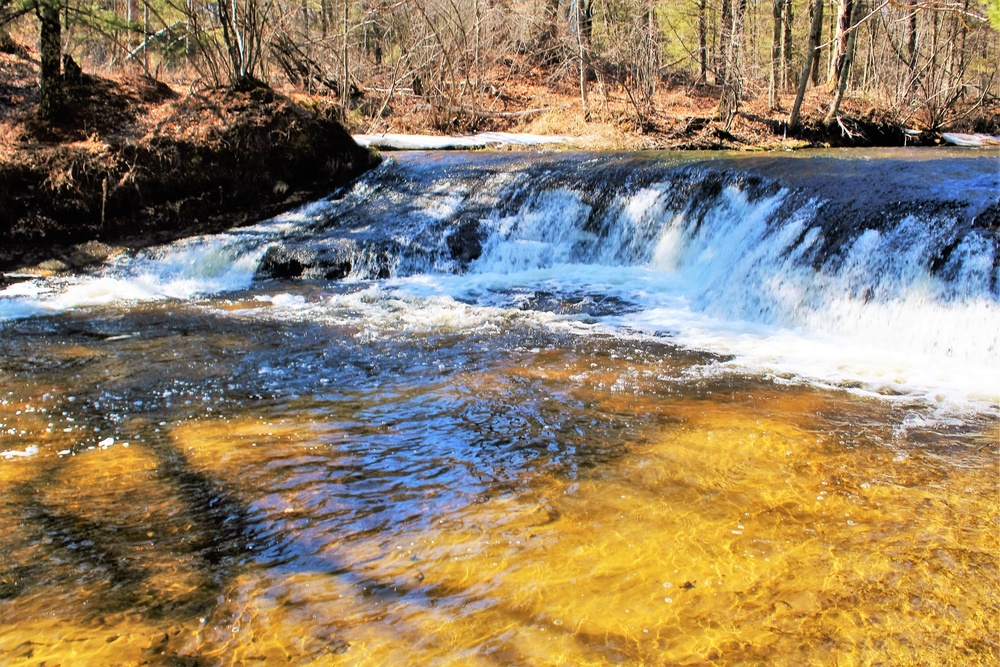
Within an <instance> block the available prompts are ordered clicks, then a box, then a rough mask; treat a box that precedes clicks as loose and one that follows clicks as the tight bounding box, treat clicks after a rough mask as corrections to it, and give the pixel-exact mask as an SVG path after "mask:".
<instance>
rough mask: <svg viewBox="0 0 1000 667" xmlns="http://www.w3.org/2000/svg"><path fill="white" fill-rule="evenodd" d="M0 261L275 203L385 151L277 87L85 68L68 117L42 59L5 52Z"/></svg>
mask: <svg viewBox="0 0 1000 667" xmlns="http://www.w3.org/2000/svg"><path fill="white" fill-rule="evenodd" d="M0 74H2V76H0V235H2V237H3V238H4V244H3V247H2V248H0V269H3V270H10V269H14V268H18V267H23V266H28V265H37V264H38V263H40V262H42V263H43V264H42V269H41V270H42V271H46V270H48V271H58V270H60V269H65V268H77V267H79V266H80V265H82V264H86V263H89V262H92V261H100V260H103V259H104V258H105V257H106V256H107V254H108V253H109V252H111V246H127V247H143V246H147V245H151V244H155V243H162V242H166V241H169V240H173V239H176V238H180V237H183V236H186V235H190V234H196V233H204V232H212V231H218V230H222V229H226V228H229V227H232V226H235V225H240V224H246V223H250V222H254V221H257V220H260V219H262V218H265V217H268V216H271V215H274V214H276V213H278V212H280V211H282V210H286V209H288V208H291V207H292V206H295V205H296V204H298V203H300V202H302V201H305V200H307V199H308V198H310V197H312V196H314V195H322V194H326V193H328V192H329V191H330V190H332V189H334V188H336V187H337V186H338V185H342V184H345V183H347V182H349V181H350V180H351V179H353V178H354V177H356V176H357V175H358V174H360V173H362V172H363V171H365V170H366V169H368V168H370V167H371V166H373V165H374V164H376V163H377V161H378V159H377V157H375V155H374V154H373V153H371V152H369V151H368V150H366V149H364V148H361V147H359V146H358V145H357V144H356V143H355V142H354V141H353V139H351V137H350V135H349V134H348V133H347V131H346V130H345V129H344V128H343V127H342V126H341V125H340V124H339V123H337V122H336V121H334V120H333V119H332V118H330V117H329V115H325V114H323V113H322V112H321V111H319V110H316V109H310V108H308V107H306V106H304V105H302V104H298V103H296V102H295V101H293V100H292V99H291V98H289V97H287V96H284V95H281V94H279V93H277V92H275V91H273V90H270V89H266V88H259V89H256V90H251V91H247V92H236V91H232V90H212V91H203V92H199V93H197V94H180V93H178V92H177V91H176V90H175V89H173V88H171V87H169V86H167V85H166V84H164V83H162V82H158V81H155V80H152V79H149V78H146V77H135V76H132V77H121V78H116V79H114V80H112V79H107V78H101V77H94V76H86V75H85V76H84V78H83V79H82V80H81V81H79V82H77V83H75V84H74V85H70V86H68V89H67V97H68V109H67V114H66V117H65V120H64V121H63V122H60V123H58V124H46V123H41V122H39V121H38V120H37V119H36V118H35V116H34V114H33V111H34V107H35V104H36V101H35V98H36V97H37V88H36V85H35V80H36V79H35V64H34V63H33V62H32V61H31V60H29V59H27V58H24V57H21V56H18V55H10V54H0Z"/></svg>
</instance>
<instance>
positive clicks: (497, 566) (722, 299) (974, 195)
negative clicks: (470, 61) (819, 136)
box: [0, 151, 1000, 666]
mask: <svg viewBox="0 0 1000 667" xmlns="http://www.w3.org/2000/svg"><path fill="white" fill-rule="evenodd" d="M998 193H1000V156H998V155H997V154H995V153H940V152H933V151H899V152H889V153H884V154H877V155H876V154H868V155H858V154H856V153H829V154H824V155H819V156H815V157H808V158H806V157H791V156H789V157H782V156H774V157H767V158H755V157H737V156H705V155H683V154H681V155H670V156H665V155H659V154H646V155H634V154H622V155H619V154H615V155H603V154H555V155H528V154H476V153H473V154H463V153H457V154H444V155H440V154H401V155H399V156H396V157H393V158H391V159H389V160H387V161H386V162H385V163H384V164H383V165H382V166H381V167H380V168H378V169H377V170H375V171H374V172H372V173H370V174H368V175H367V176H366V177H364V178H363V179H362V180H360V181H359V182H358V183H356V184H354V185H353V186H352V187H351V188H350V189H348V190H346V191H343V192H338V193H334V194H332V195H331V196H330V197H329V198H327V199H324V200H322V201H319V202H313V203H311V204H309V205H307V206H304V207H303V208H302V209H300V210H298V211H294V212H292V213H289V214H287V215H285V216H282V217H280V218H277V219H275V220H271V221H267V222H265V223H262V224H261V225H258V226H255V227H250V228H245V229H240V230H234V231H232V232H230V233H228V234H222V235H218V236H211V237H202V238H196V239H188V240H186V241H182V242H179V243H177V244H174V245H171V246H167V247H163V248H155V249H151V250H147V251H144V252H141V253H130V254H119V255H116V256H115V257H113V258H112V259H111V260H110V261H109V262H108V263H107V265H105V266H102V267H100V268H98V269H95V270H93V271H91V272H88V273H86V274H81V275H74V276H58V277H50V278H31V279H28V278H27V277H26V276H20V277H16V280H14V281H13V282H12V283H11V284H10V285H8V286H7V287H6V288H5V289H3V290H2V291H0V350H2V355H0V492H2V496H0V663H2V664H5V665H7V664H9V665H25V666H26V665H40V664H45V665H55V664H62V665H245V664H278V665H280V664H289V665H456V666H458V665H463V666H464V665H605V664H624V665H701V664H720V665H759V664H769V665H770V664H774V665H782V664H785V665H830V664H838V665H852V664H857V665H871V664H886V665H946V664H954V665H993V664H996V662H997V661H998V660H1000V592H998V591H1000V570H998V559H1000V490H998V486H997V484H998V479H1000V459H998V456H1000V407H998V405H1000V268H998V267H1000V247H998V241H997V234H998V219H1000V213H998V212H1000V194H998Z"/></svg>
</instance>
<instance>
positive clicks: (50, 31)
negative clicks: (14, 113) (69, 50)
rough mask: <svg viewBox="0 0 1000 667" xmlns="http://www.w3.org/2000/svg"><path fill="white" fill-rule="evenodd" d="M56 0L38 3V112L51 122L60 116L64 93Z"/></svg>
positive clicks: (59, 25) (44, 0)
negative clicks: (39, 62) (39, 64)
mask: <svg viewBox="0 0 1000 667" xmlns="http://www.w3.org/2000/svg"><path fill="white" fill-rule="evenodd" d="M61 9H62V7H61V5H60V3H59V1H58V0H42V2H40V3H39V7H38V12H39V16H38V18H39V25H40V28H39V39H38V51H39V60H40V61H41V67H40V69H39V75H38V87H39V96H38V115H39V117H40V118H42V119H43V120H47V121H54V120H58V119H59V117H60V116H62V113H63V110H64V108H65V105H66V93H65V90H64V89H63V80H62V69H61V68H62V24H61V23H60V22H59V12H60V10H61Z"/></svg>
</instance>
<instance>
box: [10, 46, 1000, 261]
mask: <svg viewBox="0 0 1000 667" xmlns="http://www.w3.org/2000/svg"><path fill="white" fill-rule="evenodd" d="M67 92H68V100H69V109H68V112H67V115H66V119H65V121H64V122H62V123H59V124H56V125H52V124H44V123H40V122H39V121H38V120H37V119H36V118H35V115H34V109H35V107H36V105H37V61H36V60H35V59H34V57H33V55H32V53H31V52H30V51H29V50H23V51H22V52H19V53H15V54H7V53H0V234H3V238H4V239H5V243H4V244H3V247H2V248H0V270H3V271H9V270H11V269H18V268H20V267H25V266H33V267H36V269H37V270H39V271H41V272H56V271H59V270H64V269H74V268H79V267H81V266H83V265H86V264H88V263H91V262H96V261H101V260H103V259H105V258H106V257H107V255H108V253H110V252H112V251H113V250H112V247H113V246H126V247H142V246H147V245H151V244H155V243H162V242H166V241H170V240H173V239H176V238H180V237H183V236H187V235H191V234H197V233H206V232H213V231H219V230H222V229H226V228H229V227H233V226H238V225H242V224H248V223H252V222H255V221H257V220H260V219H263V218H266V217H269V216H272V215H274V214H276V213H278V212H280V211H282V210H285V209H288V208H291V207H293V206H295V205H296V204H298V203H300V202H302V201H306V200H307V199H309V198H310V197H314V196H321V195H323V194H326V193H328V192H329V191H331V190H332V189H334V188H336V187H337V186H338V185H340V184H344V183H346V182H348V181H349V180H351V179H352V178H354V177H355V176H356V175H358V174H359V173H361V172H363V171H364V170H365V169H367V168H369V167H370V166H371V165H372V164H374V163H375V162H376V161H377V158H374V157H373V154H372V153H370V152H369V151H367V150H365V149H364V148H362V147H359V146H358V145H357V143H356V142H355V141H354V140H353V139H352V138H351V136H350V135H349V134H348V133H347V131H345V129H344V128H343V127H342V126H341V125H340V124H339V123H338V122H336V121H334V120H333V117H334V116H335V115H336V113H337V106H336V104H335V102H336V100H331V99H330V98H326V97H322V96H306V95H299V94H295V93H288V94H283V93H281V92H277V91H275V90H271V89H267V88H259V89H256V90H252V91H246V92H236V91H232V90H200V91H193V90H192V87H191V85H190V84H185V85H180V84H179V83H177V82H174V83H173V84H172V85H168V84H167V83H164V82H161V81H156V80H153V79H150V78H148V77H141V76H134V75H133V76H120V77H115V78H104V77H97V76H90V75H86V74H85V75H83V77H82V78H81V79H80V80H78V81H76V82H75V83H73V84H72V85H70V86H68V91H67ZM366 95H367V96H363V99H361V100H360V101H359V103H358V106H356V107H355V108H354V109H353V110H352V111H351V112H350V113H349V114H348V117H347V119H346V121H345V122H346V123H347V125H348V127H349V128H350V130H351V131H353V132H356V133H365V132H367V133H370V135H369V136H378V137H383V138H384V134H385V133H400V134H406V135H413V134H421V135H426V134H428V133H434V134H435V135H439V138H441V139H444V138H445V136H446V135H455V134H466V133H468V132H472V131H478V132H492V133H503V132H506V133H521V134H520V135H519V136H547V137H556V138H558V139H559V142H558V144H552V145H557V146H558V147H559V148H561V149H576V150H645V149H677V150H739V151H763V150H799V149H803V148H809V147H829V146H869V147H870V146H902V145H934V144H936V143H940V141H941V137H940V135H938V134H935V133H926V132H925V133H920V132H913V131H910V132H907V131H906V130H907V129H908V128H906V127H905V126H904V125H903V124H901V123H900V122H899V119H896V118H894V117H893V116H892V115H891V114H890V113H888V112H887V111H886V110H879V109H877V108H875V107H871V108H869V107H865V106H864V105H863V104H861V103H858V102H854V101H851V100H847V101H845V103H844V106H843V114H842V117H841V118H840V120H839V121H838V123H837V124H836V125H834V126H832V127H827V126H825V125H823V124H822V122H821V121H820V118H821V115H822V110H823V107H824V105H825V104H826V100H825V98H824V95H828V93H826V92H824V91H823V90H822V89H815V90H812V91H810V92H809V94H808V95H807V97H806V103H805V105H804V107H803V109H804V114H803V124H802V127H801V128H800V130H799V131H798V132H797V133H795V134H794V135H790V134H789V133H788V132H787V131H785V130H783V125H782V124H783V114H784V112H783V111H782V110H781V108H785V107H787V106H788V104H789V103H790V100H782V103H783V104H784V107H781V108H779V109H777V110H769V109H765V108H764V105H762V103H761V101H760V100H750V101H748V102H747V104H746V106H745V107H744V109H743V111H742V112H741V113H739V114H738V115H737V116H736V118H735V120H734V123H733V125H732V127H730V128H729V130H728V131H726V130H723V129H722V126H721V123H720V122H719V121H717V120H715V118H714V109H715V105H716V104H717V99H716V97H715V96H713V90H712V88H711V87H710V86H706V85H700V86H699V85H677V86H674V87H673V88H670V89H668V88H664V89H663V90H661V92H660V93H659V98H658V99H657V105H656V108H657V110H658V111H657V113H656V115H655V117H653V118H651V119H650V122H649V123H647V124H646V125H645V126H644V127H642V128H638V127H636V125H635V123H634V122H633V120H631V119H630V116H629V112H628V103H627V101H626V100H624V99H621V95H620V94H618V93H616V92H615V91H614V90H613V89H610V88H601V89H600V94H599V95H595V96H594V97H593V98H592V99H591V102H592V107H591V114H590V118H589V119H588V120H587V121H584V119H583V115H582V114H581V112H580V108H579V106H578V100H577V99H576V98H575V97H574V94H573V91H572V90H568V89H567V90H560V89H558V88H553V87H552V86H551V85H548V84H546V82H545V81H544V77H540V76H539V77H535V79H532V77H530V76H524V77H522V78H521V79H519V80H518V81H516V82H511V84H510V86H509V87H508V88H507V89H506V90H505V91H504V92H503V93H502V94H501V95H500V97H498V99H499V100H501V102H502V103H501V104H500V106H499V107H497V106H496V105H494V107H496V108H491V109H481V110H479V111H477V112H476V113H475V115H474V117H471V118H470V117H469V116H468V114H465V115H464V116H462V117H458V116H456V118H455V122H456V123H457V124H455V125H454V127H451V128H449V129H448V131H447V132H446V131H445V130H443V129H441V128H440V127H437V128H435V127H434V123H433V115H434V114H433V110H432V109H430V108H429V106H428V104H427V103H426V100H424V99H423V98H422V97H420V96H419V95H415V94H413V93H412V92H409V93H408V92H406V91H400V92H398V93H396V94H395V96H394V97H392V99H391V101H392V104H388V103H384V104H383V103H379V104H377V105H376V106H379V107H380V108H381V110H382V112H380V113H379V114H374V116H366V115H365V113H366V112H365V109H368V108H369V107H371V106H372V105H373V103H375V102H377V101H378V100H376V99H375V96H374V94H373V93H371V92H369V93H367V94H366ZM386 102H388V100H387V101H386ZM970 122H971V121H970ZM957 129H961V130H967V131H976V130H979V129H982V128H979V127H978V126H976V125H975V123H972V124H969V125H968V126H967V127H965V126H963V127H961V128H957ZM991 129H993V130H996V128H985V130H986V131H990V130H991ZM374 145H376V146H377V145H378V143H377V142H374ZM505 148H511V146H505ZM39 266H40V268H38V267H39Z"/></svg>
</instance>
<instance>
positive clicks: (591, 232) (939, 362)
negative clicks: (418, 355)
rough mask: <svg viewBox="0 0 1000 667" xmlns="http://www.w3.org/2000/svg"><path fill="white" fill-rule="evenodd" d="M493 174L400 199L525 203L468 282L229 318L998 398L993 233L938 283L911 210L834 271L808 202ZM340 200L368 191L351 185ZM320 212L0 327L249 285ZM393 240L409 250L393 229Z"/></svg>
mask: <svg viewBox="0 0 1000 667" xmlns="http://www.w3.org/2000/svg"><path fill="white" fill-rule="evenodd" d="M491 178H493V179H495V180H496V181H497V183H496V187H490V188H488V190H489V194H488V195H487V194H483V193H481V192H479V191H477V190H476V189H475V188H474V187H473V186H472V184H470V183H469V182H465V181H462V180H461V179H458V178H444V179H440V180H438V181H433V182H430V183H428V186H427V189H426V190H425V193H426V194H425V195H424V197H423V198H422V199H420V198H418V200H417V201H416V209H418V210H419V211H420V212H421V215H422V216H424V217H425V218H426V219H427V220H429V221H435V220H437V221H445V222H447V221H448V220H450V219H452V218H453V217H455V216H459V217H460V216H461V215H462V211H463V210H464V209H463V207H465V206H466V205H467V202H469V201H471V200H476V202H477V203H478V204H479V205H482V204H483V203H484V202H485V201H486V199H484V198H488V197H489V196H493V197H497V198H498V199H501V200H502V199H503V198H504V196H508V197H509V193H510V191H508V195H504V194H503V193H502V192H500V193H498V189H500V188H502V187H503V186H504V184H507V185H508V186H509V187H510V188H519V189H520V190H519V192H528V193H529V194H528V196H527V197H525V198H523V200H521V201H522V203H521V204H518V205H517V206H513V207H510V206H508V207H503V206H499V205H498V206H495V207H493V206H492V205H490V206H487V207H486V209H485V210H488V211H491V212H487V213H486V217H485V218H483V219H481V221H480V222H481V223H482V224H483V225H484V227H485V228H486V229H487V230H488V231H489V233H490V236H489V239H488V240H487V242H486V243H485V245H484V251H483V254H482V256H481V257H480V258H479V259H478V260H476V261H474V262H472V263H471V265H470V266H469V272H468V273H465V274H463V275H452V274H444V273H432V272H430V273H423V274H421V275H414V276H395V277H393V278H390V279H386V280H379V281H372V282H370V283H366V282H364V279H365V276H363V275H360V274H359V273H357V272H356V273H355V274H353V275H352V277H351V278H350V279H349V282H350V281H354V283H355V284H356V286H357V289H347V290H342V291H336V293H329V292H327V293H325V294H322V293H321V294H320V295H318V296H317V295H315V294H310V295H309V297H308V298H307V297H304V296H303V295H302V294H291V293H287V292H283V291H279V292H277V293H275V294H270V295H265V296H261V297H260V298H261V299H263V300H264V301H265V302H266V303H267V304H268V307H267V308H265V309H260V310H258V309H249V310H248V311H247V312H245V313H243V315H248V316H255V315H254V313H256V315H259V316H265V317H278V318H286V319H294V320H315V321H322V322H326V323H330V324H335V325H346V326H355V327H357V328H358V330H359V335H364V336H370V337H372V338H373V339H374V338H377V337H378V336H386V335H396V334H399V333H404V334H412V335H424V334H427V333H433V332H434V331H436V330H447V331H455V332H461V331H472V330H482V329H483V328H484V327H486V328H491V327H492V328H497V329H501V328H502V327H504V326H511V325H512V324H513V323H527V324H528V325H529V326H541V327H547V328H552V329H558V330H560V331H576V332H580V333H588V332H594V331H596V330H600V331H605V332H609V333H614V334H616V335H619V336H657V337H661V336H665V337H668V338H669V339H671V340H672V341H674V342H676V343H677V344H679V345H682V346H685V347H689V348H693V349H698V350H704V351H708V352H713V353H717V354H720V355H727V356H728V357H730V358H729V359H728V360H727V361H725V362H720V364H719V367H720V368H724V369H728V370H730V371H734V372H739V373H755V374H764V375H769V376H773V377H775V378H778V379H780V380H782V381H803V382H811V383H817V384H820V385H827V386H839V387H848V388H850V389H851V390H852V391H863V392H867V393H870V394H872V395H880V396H885V395H890V396H891V395H901V396H902V397H903V400H914V399H920V400H925V401H927V402H928V403H929V404H930V405H932V406H937V407H939V408H941V409H942V410H945V411H947V410H959V411H961V410H963V409H969V408H971V409H974V410H981V409H984V407H985V409H988V410H994V411H995V410H996V406H997V405H1000V303H998V301H997V298H996V296H995V294H991V293H990V292H989V287H988V286H989V285H990V284H991V283H992V284H996V283H998V282H1000V273H998V269H997V268H996V265H997V262H996V258H995V257H994V252H995V244H992V245H991V243H992V240H991V239H989V238H986V237H980V236H976V235H975V234H972V235H968V236H966V237H964V240H962V242H961V243H960V244H959V245H958V246H957V247H955V248H954V249H953V251H952V252H951V254H950V258H949V259H948V260H947V262H945V263H944V266H942V267H937V271H936V272H934V271H931V270H930V268H929V261H928V257H931V256H933V253H934V252H935V251H936V250H937V249H939V248H940V247H942V246H943V245H945V242H944V236H942V235H943V234H944V232H943V231H941V230H942V229H944V228H945V227H946V226H938V225H937V223H936V222H935V221H934V220H927V219H922V218H918V217H915V216H911V217H908V218H905V219H903V220H902V221H900V222H898V223H894V224H892V225H888V226H886V228H885V229H882V230H874V229H870V230H867V231H864V232H862V233H860V234H858V235H857V236H855V237H854V238H853V240H851V241H850V242H849V243H846V245H844V247H843V248H841V249H840V254H839V256H838V258H837V261H836V262H833V263H831V262H827V261H826V260H825V259H824V261H819V255H820V250H821V248H822V247H823V243H824V240H825V239H824V231H823V229H822V226H821V225H820V224H818V223H817V220H816V215H817V210H818V206H817V205H816V204H815V203H812V204H807V205H804V206H801V207H800V208H799V210H797V211H794V212H793V213H792V214H791V215H788V212H787V211H785V212H783V213H781V214H780V215H779V211H780V210H781V209H782V206H783V205H784V204H785V203H786V199H787V193H785V192H777V193H772V194H769V195H765V196H759V195H758V196H756V197H751V196H750V195H748V194H747V192H745V191H744V190H743V189H742V188H741V187H740V186H738V185H729V186H727V187H724V188H722V190H721V192H720V193H719V194H718V195H717V196H714V199H712V200H711V201H710V202H709V203H708V205H706V206H702V207H701V208H700V209H698V210H697V211H695V210H694V208H692V207H691V205H689V206H688V208H684V207H683V206H681V207H680V208H678V205H677V202H674V201H672V200H671V194H672V190H671V188H672V184H671V182H663V183H653V184H647V185H643V186H641V187H636V188H635V189H633V190H631V191H629V190H628V189H625V190H624V191H622V192H620V193H618V194H617V195H616V196H615V198H614V200H613V202H612V203H611V204H610V205H608V206H607V207H606V210H605V211H604V212H603V213H601V215H603V216H605V217H604V219H602V220H598V221H597V224H594V216H595V208H594V205H593V202H592V200H591V199H588V197H587V193H585V192H581V191H577V190H576V189H574V186H572V185H566V184H565V182H563V183H562V184H560V185H552V186H545V185H544V184H540V183H525V180H524V178H522V177H521V176H519V175H518V172H509V173H501V174H498V175H494V176H492V177H491ZM355 193H356V195H357V196H358V197H360V198H361V199H364V197H366V196H373V197H374V196H379V195H378V193H377V189H376V188H373V187H372V186H371V184H367V183H365V182H364V181H362V182H361V183H360V184H359V185H357V186H356V187H355ZM477 198H479V199H478V200H477ZM700 204H705V202H700ZM329 208H330V204H329V202H318V203H316V204H313V205H311V206H310V207H306V208H304V209H301V210H299V211H297V212H294V213H292V214H289V215H287V216H284V217H282V218H279V219H277V220H276V221H273V222H270V223H267V224H265V225H258V226H256V227H252V228H248V229H246V230H241V231H240V232H234V233H232V234H224V235H218V236H212V237H203V238H199V239H193V240H189V241H185V242H181V243H178V244H174V245H172V246H168V247H166V248H164V249H160V250H158V251H153V252H149V253H145V254H142V255H140V256H139V257H137V258H132V259H129V260H128V261H127V262H122V263H119V264H118V265H114V266H110V267H108V268H107V269H106V270H104V271H103V272H102V273H100V274H99V275H95V276H89V277H82V278H74V279H68V280H67V279H59V280H47V281H31V282H28V283H22V284H18V285H13V286H10V287H8V288H7V289H5V290H3V291H2V292H0V321H2V320H4V319H13V318H22V317H31V316H35V315H39V314H45V313H55V312H61V311H64V310H69V309H72V308H78V307H90V306H100V305H106V304H114V303H127V302H141V301H149V300H160V299H190V298H192V297H195V296H200V295H209V294H217V293H222V292H227V291H232V290H240V289H243V288H246V287H248V286H250V285H251V284H252V281H253V275H254V273H255V271H256V268H257V265H258V263H259V261H260V258H261V257H262V256H263V254H264V252H265V251H266V249H267V248H268V246H269V244H271V243H273V242H275V241H276V240H279V239H280V238H282V236H284V235H285V234H287V233H294V232H295V231H296V230H299V229H302V228H303V227H306V226H308V225H309V224H310V223H312V222H313V221H315V220H316V219H317V218H319V217H320V216H322V215H324V214H326V213H327V212H328V210H329ZM782 216H783V217H782ZM374 222H375V221H373V223H374ZM396 236H399V238H395V237H394V239H395V241H397V242H398V243H399V245H400V247H402V248H406V247H408V242H409V239H408V238H407V237H405V234H403V232H399V233H397V234H396ZM430 270H431V268H430V267H428V271H430ZM359 281H360V282H359ZM984 286H987V287H984ZM278 289H279V290H280V289H282V288H281V287H278ZM538 294H547V295H554V299H555V300H556V301H558V299H559V298H560V297H561V296H568V297H572V296H573V295H580V294H583V295H590V296H594V297H596V298H604V299H609V300H617V301H618V302H620V303H621V304H623V305H622V307H621V308H619V309H618V310H617V311H615V310H614V308H612V314H607V313H606V312H605V313H600V312H598V313H595V314H578V313H570V312H565V313H563V314H559V313H558V312H557V313H552V312H544V308H543V309H536V310H533V309H534V308H536V306H535V305H533V301H532V299H533V298H534V297H535V296H536V295H538ZM265 311H266V312H265ZM236 314H237V315H239V314H240V313H236Z"/></svg>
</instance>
